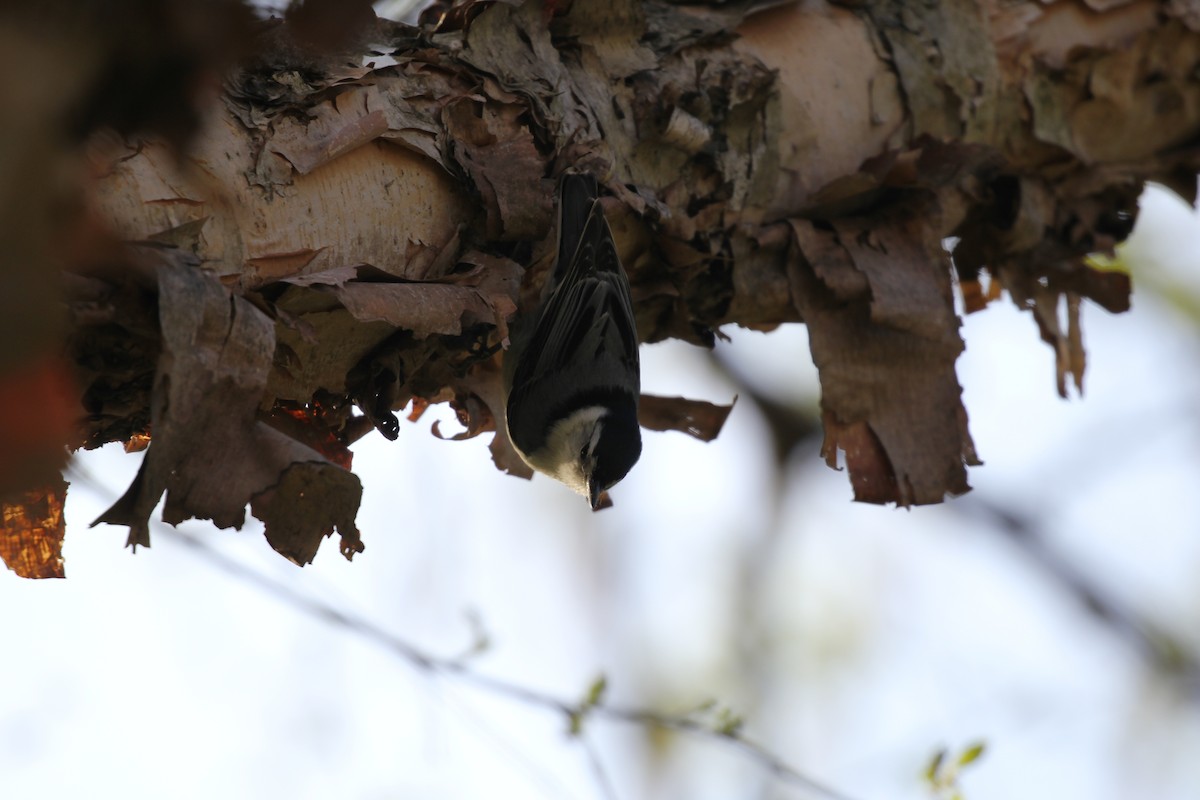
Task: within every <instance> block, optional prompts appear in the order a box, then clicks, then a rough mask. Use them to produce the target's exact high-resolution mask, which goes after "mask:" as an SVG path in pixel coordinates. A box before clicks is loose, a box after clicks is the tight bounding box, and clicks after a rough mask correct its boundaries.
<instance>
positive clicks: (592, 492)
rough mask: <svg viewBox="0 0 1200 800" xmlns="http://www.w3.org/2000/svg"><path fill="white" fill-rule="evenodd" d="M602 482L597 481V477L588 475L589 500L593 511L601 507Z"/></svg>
mask: <svg viewBox="0 0 1200 800" xmlns="http://www.w3.org/2000/svg"><path fill="white" fill-rule="evenodd" d="M603 491H604V490H603V489H601V488H600V484H599V483H597V482H596V479H595V477H593V476H591V475H588V502H589V503H591V505H592V511H597V510H599V508H600V495H601V494H602V493H603Z"/></svg>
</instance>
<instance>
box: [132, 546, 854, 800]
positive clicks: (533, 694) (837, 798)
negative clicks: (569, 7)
mask: <svg viewBox="0 0 1200 800" xmlns="http://www.w3.org/2000/svg"><path fill="white" fill-rule="evenodd" d="M155 527H156V528H157V529H158V530H159V531H160V532H161V534H162V535H167V536H170V537H171V538H174V539H176V540H177V541H180V542H182V543H183V544H185V545H187V546H188V547H189V548H191V549H192V550H193V551H194V552H196V553H197V554H199V555H200V556H202V557H203V558H205V559H207V560H208V561H209V562H210V563H212V564H214V565H215V566H217V567H218V568H220V569H221V570H223V571H225V572H227V573H228V574H230V575H233V576H235V577H237V578H239V579H240V580H242V581H244V582H246V583H247V584H250V585H253V586H254V587H255V588H257V589H259V590H261V591H262V592H264V593H266V594H270V595H272V596H274V597H275V598H277V599H279V600H281V601H282V602H284V603H286V604H288V605H290V606H292V607H293V608H295V609H296V610H298V611H301V612H303V613H305V614H308V615H309V616H311V617H313V618H315V619H318V620H320V621H322V622H324V623H326V624H328V625H332V626H334V627H338V628H342V629H343V630H346V631H348V632H351V633H353V634H355V635H357V636H359V637H361V638H363V639H365V640H367V641H370V642H372V643H374V644H376V645H378V646H380V647H383V648H384V649H385V650H389V651H391V652H392V653H393V654H395V655H397V656H399V657H400V658H402V659H403V660H404V661H406V662H408V663H409V664H411V665H412V666H413V667H415V668H417V670H419V671H420V672H423V673H426V674H428V675H431V676H451V677H454V678H456V679H458V680H460V681H462V682H463V683H469V684H471V685H474V686H477V687H479V688H481V689H484V690H485V691H489V692H492V693H493V694H496V695H500V696H503V697H507V698H509V699H510V700H516V701H519V702H521V703H525V704H526V705H530V706H535V707H538V708H544V709H548V710H550V711H554V712H557V713H560V714H562V715H563V716H564V717H566V718H567V719H571V718H573V717H577V716H583V715H585V714H586V715H593V716H596V717H603V718H605V719H608V720H613V721H617V722H626V723H632V724H637V725H645V726H657V727H660V728H665V729H667V730H672V731H678V732H680V733H686V734H688V735H690V736H694V737H696V738H700V739H708V740H715V741H721V742H728V743H729V744H731V745H732V746H733V747H734V748H736V749H737V750H739V751H741V752H742V753H743V754H744V755H745V757H746V758H748V759H750V760H751V761H753V762H755V763H757V764H758V765H759V766H760V767H762V768H763V769H765V770H766V771H767V772H768V773H769V774H771V775H772V776H774V777H775V778H777V779H778V780H781V781H783V782H786V783H790V784H792V785H793V786H797V787H799V788H801V789H804V790H806V791H808V792H810V793H811V794H812V795H813V796H814V797H821V798H826V800H851V799H850V798H849V797H848V796H846V795H844V794H841V793H840V792H837V791H835V790H834V789H831V788H829V787H828V786H825V785H824V784H822V783H820V782H818V781H816V780H814V779H813V778H810V777H808V776H807V775H805V774H803V773H801V772H800V771H799V770H797V769H796V768H795V767H793V766H791V765H790V764H788V763H787V762H786V761H785V760H784V759H783V758H781V757H780V756H778V755H776V754H775V753H773V752H771V751H770V750H768V749H766V748H765V747H763V746H762V745H759V744H757V743H756V742H754V741H752V740H750V739H747V738H746V737H745V736H743V735H742V734H741V733H740V732H739V731H737V730H729V729H717V728H714V727H712V726H710V725H709V724H707V723H705V722H704V721H703V720H699V719H696V718H694V717H692V716H690V715H687V714H681V715H674V714H666V713H662V712H658V711H650V710H647V709H641V708H631V707H623V706H614V705H609V704H606V703H603V702H598V703H595V704H588V703H586V702H584V701H576V702H572V701H568V700H564V699H562V698H560V697H555V696H554V695H551V694H549V693H546V692H542V691H540V690H537V689H531V688H529V687H527V686H522V685H520V684H517V683H511V682H509V681H506V680H503V679H501V678H495V677H492V676H489V675H484V674H482V673H479V672H476V671H474V670H473V669H471V668H470V666H469V665H468V664H467V663H466V662H465V661H464V660H462V659H451V658H441V657H438V656H434V655H431V654H429V653H426V652H424V651H422V650H421V649H420V648H418V647H416V646H415V645H413V644H411V643H409V642H407V641H405V640H404V639H401V638H400V637H398V636H396V635H394V634H392V633H390V632H388V631H386V630H384V629H383V628H381V627H379V626H378V625H376V624H375V623H373V622H371V621H369V620H367V619H364V618H363V617H360V616H358V615H356V614H353V613H350V612H346V611H342V610H340V609H337V608H334V607H333V606H332V605H329V604H328V603H325V602H324V601H321V600H318V599H316V598H313V597H309V596H307V595H305V594H304V593H303V592H300V591H297V590H296V589H294V588H293V587H292V586H290V585H289V584H286V583H284V582H282V581H278V580H275V579H274V578H271V577H269V576H267V575H265V574H263V573H261V572H258V571H257V570H254V569H252V568H250V567H248V566H246V565H245V564H242V563H239V562H238V561H236V560H235V559H232V558H230V557H228V556H226V555H225V554H224V553H221V552H220V551H218V550H216V549H214V548H213V547H212V546H211V545H209V544H208V543H207V542H205V541H204V540H203V539H200V538H198V537H195V536H192V535H191V534H188V533H185V532H183V531H180V530H178V529H173V528H170V527H168V526H167V525H164V524H161V523H155ZM602 788H604V789H605V791H606V792H607V793H608V795H610V796H611V795H612V792H611V786H608V787H602Z"/></svg>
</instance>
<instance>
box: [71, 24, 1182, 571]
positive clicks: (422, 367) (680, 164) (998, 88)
mask: <svg viewBox="0 0 1200 800" xmlns="http://www.w3.org/2000/svg"><path fill="white" fill-rule="evenodd" d="M1186 5H1187V4H1184V3H1168V4H1165V5H1164V4H1161V3H1149V2H1136V1H1133V2H1108V3H1096V2H1091V3H1089V2H1083V1H1082V0H1059V2H1053V3H1041V2H1016V3H1004V4H994V3H992V4H989V3H982V4H981V3H973V2H966V0H947V2H943V3H937V4H918V5H914V4H911V3H903V2H899V0H875V1H874V2H855V3H839V4H828V5H823V4H820V3H806V4H803V5H796V4H784V5H778V6H775V7H773V8H765V9H762V10H754V9H753V8H752V7H751V6H739V7H737V8H729V7H702V6H681V5H672V4H668V3H663V2H657V1H655V0H646V1H645V2H637V1H636V0H621V1H620V2H617V3H612V2H601V0H574V2H571V3H565V4H559V3H555V4H553V5H550V4H544V3H540V2H532V0H529V1H528V2H513V3H505V2H493V3H488V2H468V3H461V4H458V5H453V6H446V7H442V8H440V9H438V10H437V11H436V12H430V13H429V14H427V16H426V19H427V22H426V24H425V26H424V27H423V28H421V29H414V28H409V27H406V26H402V25H397V24H391V23H383V22H375V23H373V24H372V25H370V26H369V27H368V28H367V29H364V30H363V31H362V32H361V35H360V36H359V37H358V38H357V39H355V42H356V45H355V47H354V48H352V49H351V50H350V51H348V52H339V53H337V54H330V53H316V52H315V51H313V50H311V49H306V48H305V47H303V46H301V45H299V44H297V42H296V41H294V40H293V39H292V38H290V36H289V31H288V28H287V26H286V25H284V26H278V27H275V28H272V29H271V30H269V31H267V32H266V33H265V34H263V35H262V37H261V38H260V39H259V40H258V43H257V50H256V54H255V56H254V58H253V59H252V60H251V61H249V62H247V63H245V64H244V65H243V66H242V68H241V69H240V70H238V71H237V72H235V73H233V74H231V75H230V76H229V77H228V79H227V81H226V88H225V92H224V94H223V96H222V98H221V102H220V103H219V104H216V105H214V106H213V107H211V108H210V109H208V111H207V113H206V114H205V116H204V118H203V122H202V125H201V128H200V129H199V131H198V132H197V134H196V135H195V136H194V137H193V145H192V146H191V147H190V148H189V149H187V150H186V151H185V152H184V155H183V158H182V159H180V158H178V157H177V156H176V154H175V153H174V152H173V151H172V150H171V149H170V148H168V147H167V146H165V145H164V144H163V143H162V142H161V141H160V140H157V139H154V138H152V137H151V138H146V137H141V138H129V137H126V138H120V137H116V136H113V135H111V134H107V135H103V134H102V135H98V136H95V137H93V138H92V140H91V143H90V145H89V155H90V157H91V160H92V163H93V166H94V170H95V173H96V174H97V175H99V177H97V178H96V179H95V180H94V181H93V183H92V185H91V190H90V194H91V203H92V205H93V208H94V209H95V214H96V215H97V216H98V217H100V218H101V219H102V220H103V225H104V226H105V228H106V229H107V230H108V231H110V232H111V233H112V235H113V236H115V237H116V238H117V239H121V240H125V241H153V242H156V243H158V246H159V248H160V251H159V252H158V261H160V262H161V265H160V266H157V267H152V268H149V271H148V272H144V273H139V274H145V275H149V276H150V277H145V278H143V279H140V282H139V281H138V280H132V279H131V278H130V277H129V274H126V275H124V276H123V275H122V274H121V273H120V272H117V273H113V271H112V270H111V269H110V270H109V271H107V272H103V273H95V272H94V271H93V272H92V273H91V274H88V275H87V276H86V277H72V278H71V279H70V281H69V283H68V289H69V299H70V301H71V302H70V308H71V311H72V322H73V325H74V331H75V333H73V334H72V338H71V342H72V347H71V353H72V355H73V357H74V358H75V361H76V363H77V364H79V366H80V367H81V370H80V375H81V382H82V384H81V385H82V386H83V387H84V389H83V392H84V396H85V398H86V405H87V409H88V413H89V416H88V421H87V423H86V425H85V427H84V429H83V430H80V431H79V432H78V433H77V435H76V437H75V442H74V444H76V445H86V446H96V445H98V444H100V443H103V442H104V441H111V440H114V439H115V440H121V441H127V442H128V441H130V440H131V439H132V440H135V441H137V440H138V437H141V440H144V438H145V437H146V436H147V435H148V436H149V437H150V442H151V444H150V448H149V451H148V455H147V458H146V462H145V464H144V465H143V470H142V473H141V474H140V475H139V479H138V482H137V483H136V484H135V486H134V487H132V488H131V490H130V493H128V494H127V495H126V497H125V498H123V500H122V502H121V503H119V504H118V506H116V507H114V509H113V510H110V512H109V513H108V514H106V516H105V521H117V522H121V523H122V524H128V525H130V526H131V529H132V530H133V533H132V534H131V542H134V543H142V544H144V543H145V541H146V539H145V520H146V516H147V515H148V513H149V511H150V509H151V508H152V507H153V502H152V501H153V500H156V499H157V497H158V496H159V495H160V494H161V493H162V492H163V491H165V492H166V493H167V497H168V503H167V517H168V520H178V519H183V518H186V517H188V516H202V517H205V518H211V519H213V520H214V521H216V522H217V523H218V524H221V525H237V524H240V523H241V521H242V518H243V516H244V509H245V507H246V505H247V503H249V504H250V507H251V510H252V511H253V512H254V513H255V514H256V515H259V516H263V517H265V518H267V519H268V524H269V526H270V530H269V531H268V538H270V539H271V541H272V544H274V545H275V546H276V547H277V549H280V551H281V552H284V553H285V554H286V555H288V556H289V557H291V558H293V559H294V560H296V561H298V562H300V563H303V562H306V561H308V560H311V558H312V555H313V554H314V553H315V549H316V543H319V541H320V539H321V538H322V537H323V536H324V535H326V534H328V533H330V532H332V531H333V530H334V529H337V530H339V531H340V532H341V533H342V536H343V550H344V551H346V552H348V553H349V552H352V551H354V550H355V549H357V548H358V546H359V545H358V544H357V531H356V530H355V529H354V527H353V514H354V508H355V507H356V505H357V492H358V491H359V489H358V484H357V481H356V480H351V479H350V478H352V476H350V478H348V477H346V476H349V473H348V472H346V470H345V467H346V466H348V453H347V451H345V446H346V444H347V443H349V442H350V441H353V440H354V439H355V438H357V437H359V436H361V435H363V434H364V433H365V432H366V431H368V430H370V429H371V428H374V429H377V430H379V431H380V432H382V433H383V434H384V435H386V436H389V437H392V438H394V437H395V436H396V434H397V431H398V428H399V424H400V422H399V420H398V419H397V418H396V416H395V413H394V412H395V411H396V410H398V409H400V408H403V407H404V406H405V405H406V404H407V403H409V402H414V404H415V405H414V409H415V410H414V415H419V413H420V411H421V410H423V409H424V408H425V407H426V406H427V405H428V404H430V403H437V402H446V401H449V402H451V403H453V404H454V406H455V407H456V408H457V409H458V410H459V413H460V417H461V418H462V419H463V421H464V424H465V426H466V427H467V433H466V435H477V434H479V433H482V432H485V431H491V430H496V431H497V433H496V437H495V441H494V443H493V456H494V458H495V460H496V463H497V465H498V466H499V467H500V468H501V469H506V470H508V471H511V472H514V473H516V474H524V473H525V472H526V470H525V469H524V465H523V464H521V463H520V461H519V459H516V458H515V455H514V454H513V453H512V452H511V447H510V446H509V445H508V443H507V442H505V441H504V436H503V425H497V420H498V419H500V414H501V413H502V411H501V409H500V405H501V404H502V403H501V391H500V388H499V374H500V371H499V369H498V366H497V361H498V359H499V356H498V355H497V354H496V353H497V351H498V350H499V349H501V348H502V347H503V346H504V345H505V344H506V340H507V325H508V322H509V320H510V318H511V316H512V315H513V314H514V313H515V312H517V310H518V309H521V308H528V307H530V305H531V304H532V303H533V302H534V301H535V299H536V297H537V294H538V292H539V289H540V286H541V283H542V279H543V278H544V276H545V274H546V272H547V270H548V269H549V267H550V259H551V258H552V257H553V253H552V250H553V238H554V237H553V231H552V230H551V226H552V218H553V213H552V194H553V186H554V184H555V179H556V176H557V175H558V174H559V173H560V172H561V171H562V170H563V169H565V168H567V167H574V168H582V169H588V170H590V171H592V172H594V173H596V174H597V175H598V176H599V177H600V179H601V183H602V184H603V185H604V187H605V188H606V190H607V194H608V197H607V198H606V200H605V203H606V213H607V216H608V218H609V221H610V223H611V227H612V229H613V233H614V236H615V238H616V240H617V243H618V247H619V250H620V255H621V257H622V260H623V263H624V264H625V266H626V268H627V271H628V272H629V275H630V279H631V283H632V289H633V296H634V302H635V311H636V315H637V323H638V327H639V335H640V337H641V339H642V340H643V341H648V342H652V341H658V340H662V339H666V338H679V339H684V340H686V341H690V342H693V343H696V344H701V345H711V343H712V341H713V338H714V335H715V331H716V330H717V328H718V327H719V326H721V325H725V324H730V323H735V324H741V325H745V326H748V327H755V328H759V329H770V328H772V327H774V326H777V325H779V324H782V323H786V322H796V321H803V322H805V323H806V324H807V325H808V326H809V328H810V341H811V342H812V355H813V358H814V360H815V361H816V363H817V366H818V368H819V370H820V375H821V382H822V409H823V417H824V420H825V425H826V437H825V446H824V448H823V454H824V456H825V457H826V459H827V460H828V461H829V463H830V464H831V465H836V463H837V452H838V451H839V450H843V451H844V452H845V463H846V466H847V469H848V471H849V477H850V480H851V483H852V485H853V486H854V488H855V495H856V497H857V498H858V499H859V500H864V501H868V502H877V503H884V502H894V503H898V504H901V505H909V504H914V503H935V502H940V501H941V500H942V499H943V498H944V497H946V496H947V495H953V494H958V493H961V492H964V491H967V490H968V489H969V485H968V481H967V472H966V467H967V466H969V465H973V464H978V463H979V460H978V458H977V457H976V454H975V452H974V447H973V445H972V442H971V438H970V435H969V432H968V430H967V413H966V409H964V408H963V405H962V401H961V388H960V387H959V384H958V380H957V377H956V375H955V360H956V358H957V356H958V354H959V353H960V352H961V350H962V341H961V338H960V335H959V325H960V321H959V319H958V317H957V315H956V313H955V310H954V297H953V292H954V285H955V278H957V284H958V286H959V287H960V290H961V293H962V297H963V300H964V303H965V305H966V308H967V310H968V311H969V312H970V311H976V310H979V309H981V308H983V307H985V306H986V305H987V303H988V302H990V301H992V300H995V299H996V298H997V297H999V296H1001V294H1002V291H1001V290H1006V291H1007V292H1008V294H1009V295H1010V297H1011V298H1012V299H1013V301H1014V302H1016V303H1017V304H1018V305H1019V306H1020V307H1022V308H1024V309H1027V310H1029V311H1031V312H1032V316H1033V318H1034V320H1035V322H1036V324H1037V327H1038V330H1039V332H1040V334H1041V336H1042V337H1043V338H1044V339H1045V340H1046V341H1047V342H1049V343H1050V344H1051V346H1052V347H1054V349H1055V353H1056V355H1057V364H1058V367H1057V375H1056V382H1057V386H1058V390H1059V391H1060V393H1063V394H1065V393H1066V386H1067V384H1068V383H1069V382H1073V383H1074V384H1075V385H1076V386H1077V387H1078V388H1082V385H1083V375H1084V366H1085V357H1084V351H1083V346H1082V333H1081V330H1080V314H1079V309H1080V305H1081V302H1082V300H1083V299H1091V300H1093V301H1095V302H1096V303H1098V304H1100V305H1101V306H1102V307H1104V308H1106V309H1108V310H1110V311H1120V310H1124V309H1125V308H1127V307H1128V296H1129V291H1130V286H1129V282H1128V278H1127V277H1126V276H1123V275H1119V274H1113V273H1099V272H1096V271H1094V270H1092V269H1091V268H1090V267H1089V266H1088V265H1087V263H1086V262H1085V258H1086V256H1087V255H1088V254H1090V253H1094V252H1104V251H1108V250H1111V248H1112V246H1113V245H1114V244H1115V243H1116V242H1118V241H1120V240H1121V239H1122V238H1124V236H1125V235H1126V234H1127V233H1128V232H1129V230H1130V229H1131V227H1132V224H1133V220H1134V217H1135V215H1136V198H1137V196H1138V194H1139V193H1140V190H1141V187H1142V185H1143V184H1144V182H1145V181H1146V180H1156V181H1159V182H1163V183H1166V184H1167V185H1170V186H1174V187H1177V188H1178V189H1180V190H1181V191H1183V192H1184V193H1185V195H1186V196H1188V197H1189V199H1191V198H1192V197H1193V196H1194V190H1195V174H1196V171H1197V165H1198V163H1200V154H1198V152H1197V148H1196V142H1197V138H1198V136H1200V80H1198V78H1197V75H1198V74H1200V72H1198V69H1197V68H1198V67H1200V33H1198V23H1197V21H1196V19H1197V17H1196V15H1195V14H1194V13H1193V12H1189V10H1188V8H1187V7H1186ZM369 53H375V55H369ZM364 54H367V55H366V58H365V59H364V58H363V56H364ZM373 59H374V63H372V60H373ZM375 63H377V64H379V66H378V67H376V66H375ZM950 237H953V238H952V241H954V242H955V244H954V250H953V262H951V259H950V255H949V254H948V253H946V252H945V251H944V250H943V247H942V243H943V241H945V240H947V239H949V238H950ZM122 258H123V259H124V260H126V261H131V259H130V258H129V257H128V256H122V257H117V256H113V257H111V258H110V259H109V261H110V262H120V261H121V259H122ZM67 266H68V268H70V267H71V266H72V265H71V264H70V263H69V262H68V265H67ZM76 266H78V265H76ZM75 271H77V272H79V271H81V270H79V269H78V268H76V270H75ZM184 286H187V287H191V288H188V289H186V290H184V289H182V288H180V287H184ZM153 303H157V308H158V313H157V314H154V315H147V314H146V307H147V304H153ZM98 309H107V311H102V310H98ZM118 309H119V311H118ZM1064 309H1065V316H1060V314H1062V313H1063V310H1064ZM81 331H86V332H90V333H89V335H86V336H85V335H81ZM235 353H236V355H235ZM118 354H123V355H122V356H121V357H117V356H118ZM218 385H219V386H220V387H221V389H220V391H221V392H222V393H223V394H222V395H221V396H223V397H226V398H227V399H228V398H233V399H234V400H235V401H236V402H229V403H226V404H225V406H224V407H223V408H221V409H218V408H213V407H207V406H205V405H204V403H203V402H202V400H201V396H202V395H204V393H205V392H207V391H209V390H211V389H212V388H213V387H216V386H218ZM660 405H661V404H660ZM656 408H658V410H657V411H656V413H655V418H656V419H657V420H658V421H659V423H658V424H663V425H667V424H675V425H676V426H677V427H680V428H696V427H697V422H696V420H697V419H705V420H709V421H712V420H718V418H720V419H723V417H720V414H716V415H715V416H713V414H712V413H711V412H710V411H706V410H703V409H698V408H696V407H693V406H689V405H686V404H680V405H679V406H678V407H676V408H671V407H670V406H669V404H668V405H667V406H666V407H658V406H656ZM697 414H698V415H699V416H697ZM671 420H674V421H675V422H674V423H671V422H670V421H671ZM714 424H715V425H716V429H718V430H719V424H720V423H719V421H716V422H715V423H714ZM700 427H702V428H704V429H705V431H706V434H707V433H712V434H713V435H715V430H708V428H709V427H710V425H709V422H706V423H705V424H704V425H703V426H700ZM212 431H217V432H218V435H217V436H215V437H211V436H210V433H211V432H212ZM202 432H203V433H202ZM216 441H220V442H221V443H222V444H221V445H219V446H218V445H216V444H214V442H216ZM234 458H236V459H242V460H245V461H246V463H248V464H253V466H252V467H247V470H248V471H247V472H245V473H244V474H241V475H240V476H239V477H238V478H237V480H236V483H237V486H236V490H234V491H230V487H228V486H225V485H221V486H218V485H215V484H213V483H211V481H212V480H213V478H212V476H211V474H210V472H222V471H223V470H226V468H227V467H228V465H229V464H230V463H233V462H232V459H234ZM238 463H240V462H238ZM298 465H299V466H298ZM301 496H302V497H310V498H320V501H319V502H320V503H321V504H322V508H324V509H326V513H323V514H320V515H314V516H312V518H311V519H309V520H303V519H301V518H300V516H298V515H296V514H294V513H292V512H293V511H294V508H292V507H290V506H289V504H290V503H294V502H295V500H296V498H297V497H301ZM330 504H332V505H330ZM272 520H274V522H272Z"/></svg>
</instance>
